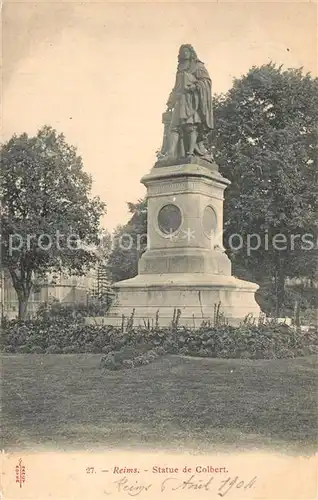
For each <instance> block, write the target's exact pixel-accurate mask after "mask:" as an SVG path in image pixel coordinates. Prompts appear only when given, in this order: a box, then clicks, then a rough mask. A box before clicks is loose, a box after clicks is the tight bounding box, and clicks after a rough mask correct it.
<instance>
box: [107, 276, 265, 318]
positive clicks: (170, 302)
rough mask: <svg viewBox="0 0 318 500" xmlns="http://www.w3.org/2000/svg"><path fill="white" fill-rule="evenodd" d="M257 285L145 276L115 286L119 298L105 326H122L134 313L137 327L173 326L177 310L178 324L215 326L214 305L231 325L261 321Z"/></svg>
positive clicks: (220, 278)
mask: <svg viewBox="0 0 318 500" xmlns="http://www.w3.org/2000/svg"><path fill="white" fill-rule="evenodd" d="M257 289H258V285H256V284H254V283H250V282H248V281H242V280H239V279H237V278H235V277H233V276H220V275H206V274H199V273H193V274H191V273H185V274H172V273H169V274H160V275H159V274H145V275H138V276H136V277H135V278H132V279H129V280H125V281H120V282H118V283H115V285H114V290H115V292H116V293H117V297H116V299H115V301H114V303H113V305H112V306H111V308H110V310H109V312H108V314H107V316H106V317H105V318H103V320H104V324H113V325H120V324H121V322H122V315H124V316H125V317H126V318H128V317H130V316H131V314H132V312H133V309H135V315H134V318H135V320H134V324H135V325H139V324H140V325H144V324H145V322H147V320H148V319H149V320H150V322H152V321H155V317H156V313H157V311H158V314H159V325H160V326H167V325H169V324H171V321H172V319H173V313H174V309H175V308H177V309H180V310H181V317H180V321H179V324H180V325H188V326H191V327H193V326H194V327H196V328H198V327H200V325H201V323H202V321H208V320H211V321H212V322H213V318H214V314H215V305H217V304H219V303H221V305H220V312H221V313H223V314H224V316H225V317H226V319H227V320H228V322H229V323H230V324H234V325H235V324H238V323H239V322H240V321H242V319H244V318H245V317H246V316H247V315H248V314H249V313H251V314H253V315H254V316H255V317H258V316H259V314H260V308H259V306H258V304H257V303H256V301H255V297H254V294H255V291H256V290H257Z"/></svg>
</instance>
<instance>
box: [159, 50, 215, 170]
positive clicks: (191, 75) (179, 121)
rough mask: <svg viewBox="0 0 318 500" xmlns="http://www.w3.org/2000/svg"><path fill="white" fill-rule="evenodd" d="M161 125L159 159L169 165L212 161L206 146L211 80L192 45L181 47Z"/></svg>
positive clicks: (211, 114) (211, 115)
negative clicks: (191, 161) (161, 138)
mask: <svg viewBox="0 0 318 500" xmlns="http://www.w3.org/2000/svg"><path fill="white" fill-rule="evenodd" d="M163 123H164V125H165V130H164V141H163V146H162V149H161V153H160V159H161V160H163V161H164V162H165V163H167V162H168V163H169V162H170V164H172V163H173V162H174V161H176V160H179V161H178V163H179V162H180V160H181V159H182V158H188V159H189V158H190V159H191V157H200V158H202V159H204V160H207V161H212V157H211V155H210V154H209V153H208V151H207V149H206V147H205V142H206V138H207V135H208V134H209V132H211V131H212V129H213V109H212V94H211V79H210V77H209V74H208V72H207V70H206V68H205V66H204V64H203V62H201V61H200V60H199V59H198V57H197V55H196V52H195V50H194V48H193V47H192V45H188V44H186V45H181V47H180V50H179V55H178V69H177V75H176V82H175V86H174V88H173V90H172V92H171V94H170V96H169V99H168V102H167V111H166V112H165V113H164V114H163Z"/></svg>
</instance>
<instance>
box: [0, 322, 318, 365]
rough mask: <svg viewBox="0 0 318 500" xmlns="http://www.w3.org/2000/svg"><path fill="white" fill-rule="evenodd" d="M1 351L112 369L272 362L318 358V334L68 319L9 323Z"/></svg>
mask: <svg viewBox="0 0 318 500" xmlns="http://www.w3.org/2000/svg"><path fill="white" fill-rule="evenodd" d="M1 349H2V351H3V352H7V353H39V354H40V353H46V354H59V353H64V354H68V353H96V354H98V353H101V354H103V358H102V361H101V366H102V367H103V368H107V369H115V370H116V369H120V368H132V367H134V366H138V365H142V364H148V363H149V362H151V361H153V360H154V359H156V358H157V357H158V356H160V355H164V354H166V353H169V354H183V355H186V356H199V357H210V358H247V359H271V358H288V357H296V356H304V355H308V354H313V353H316V352H318V335H317V330H315V329H311V330H309V331H308V332H302V331H300V330H297V329H295V328H290V327H289V326H287V325H285V324H274V323H273V324H260V325H255V324H250V323H248V322H246V323H242V324H241V325H240V326H239V327H233V326H229V325H219V326H210V325H202V326H201V328H199V329H197V330H194V329H191V328H186V327H182V328H180V327H170V328H160V327H159V326H156V327H154V328H146V327H145V328H133V327H132V328H129V329H128V330H126V331H123V329H121V328H115V327H112V326H97V325H85V324H83V323H82V322H74V321H70V320H68V319H65V318H64V319H63V318H61V319H58V320H56V321H53V322H52V320H51V321H44V320H42V321H34V322H25V323H21V322H17V321H15V322H9V323H8V324H7V325H5V327H4V331H3V335H2V338H1Z"/></svg>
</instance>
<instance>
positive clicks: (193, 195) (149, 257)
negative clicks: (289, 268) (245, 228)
mask: <svg viewBox="0 0 318 500" xmlns="http://www.w3.org/2000/svg"><path fill="white" fill-rule="evenodd" d="M141 182H142V183H143V184H144V185H145V186H146V187H147V198H148V228H147V232H148V248H147V250H146V251H145V252H144V254H143V255H142V257H141V259H140V261H139V267H138V275H137V276H135V277H134V278H132V279H129V280H124V281H119V282H117V283H115V284H114V285H113V288H114V290H115V292H116V299H115V301H114V303H113V305H112V307H111V308H110V310H109V313H108V315H107V318H106V322H107V323H112V324H118V323H119V322H121V318H122V315H123V314H124V315H125V316H130V315H131V313H132V311H133V309H135V322H136V323H137V324H138V323H141V324H144V321H147V320H148V319H152V318H155V315H156V312H157V311H159V324H160V325H161V326H165V325H167V324H169V323H170V322H171V320H172V318H173V311H174V309H175V308H178V309H181V317H180V324H190V325H192V326H193V324H195V325H196V326H200V323H201V322H202V321H203V320H208V319H211V320H212V319H213V315H214V307H215V304H219V303H221V311H222V312H223V313H224V315H225V316H226V317H227V318H228V320H229V322H230V323H237V322H239V321H240V320H241V319H243V318H244V317H245V316H246V315H247V314H249V313H252V314H253V315H255V316H258V315H259V312H260V309H259V306H258V304H257V303H256V301H255V292H256V290H257V289H258V285H256V284H254V283H250V282H247V281H242V280H239V279H237V278H235V277H233V276H231V262H230V260H229V258H228V257H227V255H226V254H225V252H224V248H223V245H222V233H223V193H224V190H225V188H226V187H227V185H228V184H229V181H228V180H227V179H225V178H224V177H222V175H221V174H220V173H219V172H218V170H217V166H216V165H213V168H207V167H205V166H201V165H197V164H183V165H174V166H167V167H160V168H153V169H152V170H151V172H150V173H149V174H148V175H145V176H144V177H143V178H142V179H141Z"/></svg>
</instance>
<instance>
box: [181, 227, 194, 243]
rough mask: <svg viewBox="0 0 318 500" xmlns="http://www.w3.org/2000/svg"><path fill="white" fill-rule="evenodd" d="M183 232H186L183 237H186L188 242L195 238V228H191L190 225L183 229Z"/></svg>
mask: <svg viewBox="0 0 318 500" xmlns="http://www.w3.org/2000/svg"><path fill="white" fill-rule="evenodd" d="M182 232H183V233H184V235H183V239H186V240H187V241H188V242H189V241H191V240H194V239H195V235H194V234H195V231H194V229H191V228H190V227H188V229H182Z"/></svg>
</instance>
